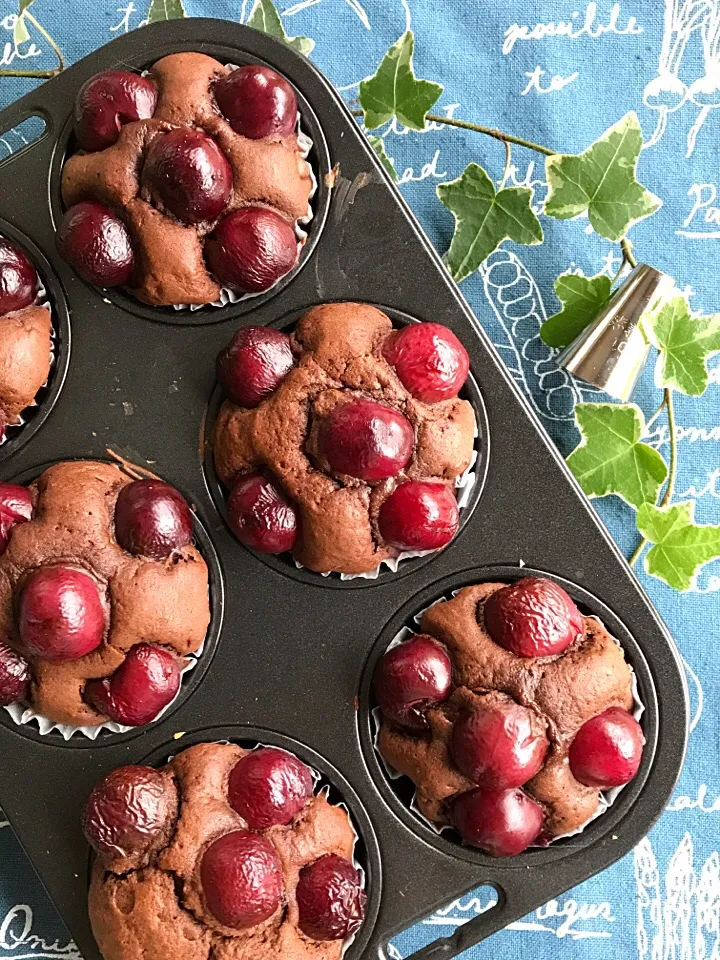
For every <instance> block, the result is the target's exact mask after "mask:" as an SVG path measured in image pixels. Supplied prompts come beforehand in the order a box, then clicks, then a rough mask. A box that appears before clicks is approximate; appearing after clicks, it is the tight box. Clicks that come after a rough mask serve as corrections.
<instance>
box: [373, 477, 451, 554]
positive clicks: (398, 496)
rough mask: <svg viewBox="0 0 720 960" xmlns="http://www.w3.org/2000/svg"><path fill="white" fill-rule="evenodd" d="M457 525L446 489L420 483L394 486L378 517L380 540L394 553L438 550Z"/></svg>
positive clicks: (441, 485) (449, 492)
mask: <svg viewBox="0 0 720 960" xmlns="http://www.w3.org/2000/svg"><path fill="white" fill-rule="evenodd" d="M459 523H460V512H459V510H458V503H457V499H456V498H455V494H454V493H453V491H452V490H451V489H450V487H448V486H447V485H446V484H444V483H431V482H428V481H423V480H408V482H407V483H401V484H400V485H399V486H397V487H396V488H395V489H394V490H393V492H392V493H391V494H390V496H389V497H388V498H387V500H386V501H385V502H384V503H383V505H382V507H381V508H380V514H379V515H378V528H379V530H380V535H381V537H382V538H383V540H384V541H385V542H386V543H389V544H390V546H393V547H397V548H398V550H438V549H439V548H440V547H444V546H445V544H446V543H449V542H450V541H451V540H452V538H453V537H454V536H455V534H456V533H457V529H458V525H459Z"/></svg>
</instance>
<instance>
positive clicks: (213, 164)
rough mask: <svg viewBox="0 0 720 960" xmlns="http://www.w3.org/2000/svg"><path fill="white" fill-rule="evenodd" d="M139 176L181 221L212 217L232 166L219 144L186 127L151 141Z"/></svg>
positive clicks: (222, 201)
mask: <svg viewBox="0 0 720 960" xmlns="http://www.w3.org/2000/svg"><path fill="white" fill-rule="evenodd" d="M142 179H143V183H144V184H145V185H146V186H147V188H148V189H149V191H150V194H151V195H152V197H153V198H154V199H155V200H158V201H160V202H161V203H162V205H163V206H164V207H165V208H166V209H167V210H169V211H170V213H172V214H173V215H174V216H176V217H177V218H178V220H180V221H182V222H183V223H202V222H204V221H212V220H216V219H217V218H218V217H219V216H220V214H221V213H222V212H223V210H224V209H225V207H226V206H227V204H228V201H229V199H230V194H231V193H232V186H233V174H232V169H231V167H230V164H229V162H228V160H227V158H226V157H225V154H224V153H223V152H222V150H221V149H220V147H218V145H217V144H216V143H215V141H214V140H213V139H212V138H211V137H208V136H207V134H205V133H202V132H201V131H200V130H195V129H192V128H190V127H180V128H178V129H175V130H170V131H169V132H168V133H164V134H162V135H161V136H157V137H155V139H154V140H152V141H151V143H150V146H149V147H148V150H147V154H146V156H145V164H144V166H143V172H142Z"/></svg>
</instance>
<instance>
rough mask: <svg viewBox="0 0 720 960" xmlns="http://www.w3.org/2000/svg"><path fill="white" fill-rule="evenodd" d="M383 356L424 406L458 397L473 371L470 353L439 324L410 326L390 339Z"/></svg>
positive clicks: (453, 335)
mask: <svg viewBox="0 0 720 960" xmlns="http://www.w3.org/2000/svg"><path fill="white" fill-rule="evenodd" d="M383 355H384V357H385V359H386V360H387V362H388V363H389V364H391V365H392V366H393V367H395V372H396V373H397V375H398V377H399V378H400V382H401V383H402V385H403V386H404V387H405V389H406V390H409V391H410V393H411V394H412V395H413V396H414V397H416V398H417V399H418V400H422V401H423V402H424V403H437V402H438V401H440V400H450V399H451V398H452V397H456V396H457V395H458V392H459V391H460V390H461V388H462V386H463V384H464V383H465V381H466V380H467V375H468V372H469V370H470V358H469V357H468V353H467V350H466V349H465V347H464V346H463V345H462V343H460V341H459V340H458V338H457V337H456V336H455V334H454V333H453V332H452V330H449V329H448V328H447V327H444V326H443V325H442V324H440V323H412V324H408V325H407V326H406V327H403V328H402V330H398V331H397V332H396V333H393V334H391V335H390V336H389V337H388V338H387V340H386V341H385V344H384V346H383Z"/></svg>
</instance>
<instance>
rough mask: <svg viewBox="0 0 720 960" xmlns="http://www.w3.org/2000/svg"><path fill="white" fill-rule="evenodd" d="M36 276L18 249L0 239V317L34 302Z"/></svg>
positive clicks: (31, 266)
mask: <svg viewBox="0 0 720 960" xmlns="http://www.w3.org/2000/svg"><path fill="white" fill-rule="evenodd" d="M37 291H38V275H37V272H36V271H35V267H34V266H33V265H32V263H30V260H29V259H28V257H27V255H26V254H25V252H24V251H23V250H21V249H20V247H17V246H16V245H15V244H14V243H10V241H9V240H6V239H5V238H4V237H0V316H2V315H3V314H5V313H12V311H13V310H22V309H23V307H29V306H30V304H31V303H34V302H35V298H36V297H37Z"/></svg>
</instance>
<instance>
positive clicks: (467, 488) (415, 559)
mask: <svg viewBox="0 0 720 960" xmlns="http://www.w3.org/2000/svg"><path fill="white" fill-rule="evenodd" d="M312 306H313V304H309V305H308V306H307V307H305V308H303V309H302V310H296V311H293V313H292V314H289V315H288V316H284V317H281V318H280V319H279V320H277V321H275V322H273V323H271V324H269V326H272V327H277V328H278V329H280V330H283V331H284V332H285V333H291V332H292V330H294V328H295V325H296V323H297V322H298V320H299V319H300V317H301V316H302V315H303V314H304V313H306V312H307V310H310V309H311V308H312ZM370 306H373V307H377V309H378V310H382V311H383V313H385V314H387V315H388V316H389V317H390V319H391V320H392V322H393V325H394V326H395V327H396V328H401V327H403V326H406V325H407V324H410V323H419V322H420V321H418V320H417V319H416V318H415V317H411V316H409V315H408V314H406V313H403V312H402V311H400V310H395V309H393V308H392V307H386V306H384V305H383V304H380V303H372V304H370ZM228 339H229V337H228ZM459 396H460V397H461V398H462V399H463V400H467V401H468V402H469V403H470V404H472V407H473V410H474V411H475V421H476V433H475V441H474V460H473V461H472V463H471V464H470V466H469V467H468V468H467V470H465V472H464V473H463V474H462V477H459V478H458V479H457V481H456V495H457V499H458V503H459V505H460V526H459V528H458V532H457V533H456V534H455V537H454V538H453V539H452V540H451V541H450V543H449V544H448V545H447V546H446V547H443V548H441V549H440V550H423V551H415V552H408V553H402V554H400V556H399V557H398V558H397V559H396V560H393V561H387V560H383V561H382V563H381V564H380V565H379V566H378V567H376V568H375V569H374V570H372V571H370V572H369V573H359V574H352V575H348V574H339V573H316V572H315V571H313V570H308V569H306V568H305V567H303V566H301V565H300V564H299V563H297V562H296V561H295V560H294V559H293V557H292V555H291V554H289V553H286V554H280V555H278V556H274V555H270V554H263V553H259V552H258V551H255V550H251V549H250V548H249V547H245V546H244V545H243V544H241V543H240V542H239V541H237V540H236V541H235V542H236V543H237V546H238V549H240V550H245V551H246V552H248V553H250V554H251V555H252V556H254V557H257V558H258V559H259V560H261V561H262V562H263V563H267V564H268V565H269V566H271V567H272V568H273V569H275V570H277V571H278V572H279V573H283V574H285V576H289V577H296V578H297V579H299V580H302V581H303V582H305V583H311V584H314V585H315V586H328V587H363V586H372V585H373V584H377V583H384V582H387V581H388V580H389V579H391V578H398V577H402V576H404V575H405V574H408V573H412V572H413V571H414V570H416V569H417V568H418V567H419V566H421V565H423V564H425V563H429V562H430V561H431V560H433V559H435V558H436V557H438V556H440V554H441V553H443V552H446V551H449V550H452V548H453V545H454V544H455V542H456V541H457V540H458V538H459V537H461V536H462V533H463V529H464V528H465V525H466V524H467V523H468V521H469V520H470V518H471V517H472V514H473V511H474V510H475V509H476V507H477V506H478V503H479V501H480V498H481V496H482V492H483V488H484V486H485V480H486V478H487V473H488V468H489V463H490V427H489V424H488V417H487V410H486V408H485V401H484V400H483V395H482V392H481V390H480V388H479V387H478V383H477V380H476V378H475V376H474V374H473V370H472V366H471V368H470V374H469V376H468V379H467V381H466V383H465V385H464V386H463V388H462V390H461V391H460V393H459ZM224 399H225V398H224V396H223V392H222V388H221V387H220V385H219V384H217V383H216V384H215V388H214V389H213V392H212V395H211V397H210V400H209V401H208V404H207V407H206V410H205V415H204V417H203V421H202V426H201V433H200V446H201V449H203V450H204V464H203V465H204V470H205V482H206V484H207V488H208V491H209V492H210V495H211V497H212V498H213V502H214V504H215V507H216V508H217V511H218V513H219V514H220V516H221V517H222V518H223V520H224V521H225V523H226V524H227V522H228V520H227V495H228V492H227V490H226V489H225V487H224V485H223V484H222V482H221V481H220V478H219V477H218V475H217V471H216V470H215V461H214V454H213V446H212V437H213V431H214V429H215V421H216V420H217V416H218V413H219V411H220V407H221V406H222V403H223V401H224Z"/></svg>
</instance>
